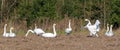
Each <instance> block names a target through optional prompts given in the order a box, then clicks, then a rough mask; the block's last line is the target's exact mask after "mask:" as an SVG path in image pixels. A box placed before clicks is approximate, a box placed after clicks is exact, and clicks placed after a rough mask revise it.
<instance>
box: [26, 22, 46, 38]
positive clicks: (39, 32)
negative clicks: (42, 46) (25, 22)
mask: <svg viewBox="0 0 120 50" xmlns="http://www.w3.org/2000/svg"><path fill="white" fill-rule="evenodd" d="M29 32H32V33H35V34H36V35H41V34H43V33H45V32H44V31H43V30H42V29H41V28H37V26H36V24H35V29H34V30H28V31H27V33H26V34H25V36H26V37H27V36H28V34H29Z"/></svg>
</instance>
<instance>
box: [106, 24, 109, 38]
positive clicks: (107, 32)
mask: <svg viewBox="0 0 120 50" xmlns="http://www.w3.org/2000/svg"><path fill="white" fill-rule="evenodd" d="M108 34H109V24H107V31H106V33H105V35H106V36H108Z"/></svg>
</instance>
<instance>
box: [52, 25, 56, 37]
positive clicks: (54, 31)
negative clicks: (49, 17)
mask: <svg viewBox="0 0 120 50" xmlns="http://www.w3.org/2000/svg"><path fill="white" fill-rule="evenodd" d="M53 33H54V35H55V36H56V30H55V25H53Z"/></svg>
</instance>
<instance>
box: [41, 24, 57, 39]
mask: <svg viewBox="0 0 120 50" xmlns="http://www.w3.org/2000/svg"><path fill="white" fill-rule="evenodd" d="M55 25H56V24H53V33H44V34H42V36H43V37H56V36H57V33H56V30H55Z"/></svg>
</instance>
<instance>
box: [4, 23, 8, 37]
mask: <svg viewBox="0 0 120 50" xmlns="http://www.w3.org/2000/svg"><path fill="white" fill-rule="evenodd" d="M6 26H7V24H5V25H4V33H3V37H9V33H6Z"/></svg>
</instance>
